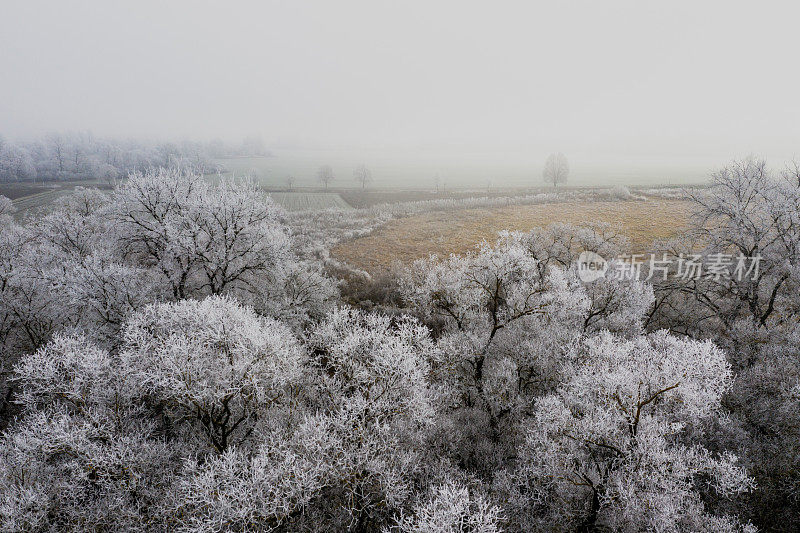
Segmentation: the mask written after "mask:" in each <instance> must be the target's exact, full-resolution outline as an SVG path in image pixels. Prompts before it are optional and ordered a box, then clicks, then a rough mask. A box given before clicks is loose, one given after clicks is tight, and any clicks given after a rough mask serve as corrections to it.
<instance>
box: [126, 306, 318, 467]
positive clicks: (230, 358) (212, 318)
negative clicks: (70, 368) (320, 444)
mask: <svg viewBox="0 0 800 533" xmlns="http://www.w3.org/2000/svg"><path fill="white" fill-rule="evenodd" d="M122 336H123V347H122V349H121V355H120V357H121V360H122V362H123V364H124V367H125V370H126V372H127V373H128V376H129V378H130V379H131V380H132V383H133V386H135V387H136V388H137V390H138V391H139V392H140V394H141V395H142V396H145V395H146V396H148V397H150V398H152V399H153V400H154V401H155V402H157V403H158V405H159V406H160V407H161V408H163V409H164V410H165V411H166V412H167V413H168V414H169V415H170V416H171V417H172V418H173V419H174V421H175V423H176V424H178V423H180V422H181V421H188V422H189V423H190V424H191V426H192V427H193V428H194V430H195V431H196V432H197V433H199V434H200V435H202V436H203V437H204V438H205V439H206V440H207V442H208V444H209V445H211V446H213V447H214V448H215V449H216V450H217V451H219V452H224V451H225V450H227V449H228V448H229V447H230V446H231V445H233V444H241V443H244V442H246V441H247V440H248V438H249V437H250V436H251V435H252V434H253V432H254V431H255V430H256V429H257V428H258V427H259V424H264V423H267V424H269V423H274V420H273V421H271V420H269V418H270V416H276V413H278V412H279V411H280V409H279V407H280V408H288V407H289V406H290V405H291V403H292V402H293V401H294V399H293V396H294V395H295V394H296V391H294V388H296V387H298V386H299V385H300V384H301V380H302V373H303V372H302V367H303V363H304V352H303V350H302V349H301V347H300V346H299V345H298V343H297V341H296V340H295V339H294V336H293V334H292V332H291V331H290V330H289V328H288V327H286V326H285V325H283V324H281V323H279V322H277V321H275V320H272V319H269V318H262V317H259V316H257V315H256V314H255V313H254V312H253V311H252V310H251V309H248V308H245V307H242V306H241V305H239V304H237V303H236V302H235V301H234V300H231V299H229V298H225V297H217V296H212V297H209V298H206V299H205V300H202V301H194V300H184V301H181V302H177V303H164V304H154V305H150V306H147V307H145V308H143V309H142V310H141V311H139V312H138V313H136V314H135V315H133V316H132V317H131V318H130V320H129V321H128V322H127V323H126V324H125V327H124V330H123V332H122ZM270 413H272V415H270Z"/></svg>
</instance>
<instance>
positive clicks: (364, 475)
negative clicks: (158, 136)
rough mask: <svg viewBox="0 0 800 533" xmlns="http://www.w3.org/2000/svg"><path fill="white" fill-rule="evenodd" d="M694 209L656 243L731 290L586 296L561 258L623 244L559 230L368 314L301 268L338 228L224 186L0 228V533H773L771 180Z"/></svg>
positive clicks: (791, 431)
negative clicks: (719, 273)
mask: <svg viewBox="0 0 800 533" xmlns="http://www.w3.org/2000/svg"><path fill="white" fill-rule="evenodd" d="M693 202H694V204H695V218H694V219H693V224H694V226H693V229H692V230H691V231H689V232H687V233H686V235H684V236H681V238H679V239H674V240H672V241H668V242H660V243H656V244H655V245H654V246H656V247H658V249H664V250H670V251H671V253H675V254H678V253H681V252H685V251H694V252H700V253H701V254H706V253H707V254H711V253H712V252H714V251H716V250H720V249H724V250H737V251H742V252H744V253H747V254H753V253H754V252H758V253H759V254H760V255H761V256H762V257H763V260H762V263H761V268H760V270H759V272H758V274H757V276H755V277H753V278H752V279H745V280H741V281H738V280H734V279H721V280H718V279H714V278H713V277H704V278H702V279H700V280H685V281H683V282H676V281H675V280H674V279H670V281H669V282H667V281H660V280H658V278H654V279H653V280H651V281H648V282H643V281H638V280H625V279H619V280H616V279H612V278H603V279H601V280H598V281H596V282H594V283H591V284H586V283H583V282H581V280H580V279H579V277H578V275H577V272H576V268H575V259H576V254H577V253H578V252H579V251H581V250H591V251H595V252H597V253H599V254H601V255H603V256H614V255H616V254H620V253H625V252H626V251H629V248H630V243H629V241H628V240H627V239H626V238H625V237H623V236H622V235H621V234H620V233H619V232H618V231H615V229H614V228H613V227H609V226H604V225H585V226H570V225H565V224H556V225H553V226H550V227H548V228H545V229H541V230H534V231H531V232H528V233H513V232H512V233H504V234H501V235H500V237H499V239H498V240H497V241H496V242H493V243H484V244H483V246H481V247H480V248H479V249H477V250H476V251H474V252H473V253H470V254H467V255H465V256H456V255H453V256H451V257H449V258H431V259H426V260H420V261H417V262H416V263H414V264H413V265H410V266H408V267H406V268H404V269H402V270H401V271H398V272H397V273H396V276H395V277H394V278H392V279H390V280H383V281H382V282H381V283H383V286H382V287H381V288H379V289H378V288H374V289H373V290H372V295H371V296H369V297H365V296H364V295H363V293H362V294H361V296H358V294H357V293H354V292H352V290H351V288H349V287H348V285H347V284H346V283H344V282H343V281H342V279H343V278H342V276H341V270H342V269H343V268H345V267H344V266H343V265H338V264H336V262H335V261H333V260H332V259H331V258H330V256H329V255H328V254H327V247H328V246H329V241H326V239H330V238H331V237H330V236H329V235H328V234H330V232H331V231H332V229H331V228H333V227H334V226H336V225H337V224H338V222H337V219H339V218H341V217H342V216H345V215H344V214H342V213H339V212H336V211H329V212H327V213H326V212H316V213H309V214H302V215H289V214H287V213H286V212H284V211H283V210H282V209H281V208H280V207H279V206H277V205H276V204H274V203H272V202H271V201H270V200H269V198H267V197H266V196H265V195H264V194H263V192H262V191H260V190H259V189H258V188H256V187H254V186H253V185H252V184H251V183H248V182H247V181H238V182H235V181H225V180H223V181H221V182H219V183H217V184H211V183H209V182H208V181H207V180H205V179H204V178H203V177H202V176H200V175H198V174H196V173H194V172H193V171H191V170H187V169H185V168H184V169H180V168H159V169H153V170H149V171H146V172H135V173H132V174H130V176H129V177H128V178H127V179H125V180H123V181H122V182H120V183H118V184H117V185H116V186H115V188H114V189H113V190H111V191H109V192H101V191H98V190H95V189H89V188H86V189H81V188H78V189H76V190H75V192H74V193H73V194H71V195H69V196H65V197H63V198H61V199H59V200H58V201H57V205H55V206H54V207H53V208H51V209H49V210H46V211H42V212H41V213H40V214H39V215H34V216H29V217H26V218H25V219H24V220H23V221H22V222H21V223H20V222H18V221H15V220H14V218H13V217H12V212H13V205H12V204H11V202H8V201H4V202H3V203H2V209H3V214H2V224H3V226H2V240H1V241H0V261H1V263H0V326H1V327H2V331H1V332H0V333H2V339H3V346H2V348H3V358H2V363H3V381H2V387H3V398H4V402H3V410H2V423H3V427H4V428H5V429H4V433H3V436H2V444H1V445H0V477H2V483H0V521H1V522H0V523H2V529H3V530H8V531H32V530H35V531H44V530H54V529H55V530H72V531H84V530H87V529H95V530H96V529H102V530H141V531H163V530H184V531H221V530H266V531H271V530H275V531H306V530H308V531H323V530H328V531H330V530H333V531H339V530H353V531H379V530H385V531H430V532H434V531H435V532H440V531H441V532H443V531H482V532H491V531H550V530H553V529H558V530H563V531H573V530H585V531H596V530H625V531H628V530H630V531H639V530H656V531H709V532H712V531H713V532H717V531H753V530H755V528H756V526H760V527H762V528H764V529H771V528H777V529H779V528H781V527H783V526H782V525H781V524H782V523H783V525H785V524H787V523H789V521H792V520H794V517H795V516H796V513H797V512H798V510H800V509H798V503H797V502H798V500H797V497H796V496H797V494H798V493H800V477H799V476H798V475H797V459H798V454H797V453H796V452H797V442H798V439H797V437H798V433H797V431H798V427H800V426H798V422H800V420H798V416H800V411H799V410H798V407H800V405H799V404H798V402H800V392H798V391H799V390H800V381H799V380H798V378H800V367H798V360H797V356H796V354H795V353H794V352H795V349H794V348H795V346H796V345H797V343H798V335H800V332H799V331H798V325H797V324H798V323H797V320H796V317H797V312H798V309H797V298H796V294H797V290H798V269H797V266H798V262H799V261H800V220H798V213H800V209H798V208H799V207H800V187H798V179H797V175H796V174H792V173H789V172H784V173H773V172H770V171H769V170H768V169H767V167H766V165H765V163H764V162H762V161H759V160H754V159H749V160H745V161H742V162H738V163H735V164H733V165H731V166H729V167H727V168H725V169H723V170H721V171H719V172H717V173H716V174H714V176H713V184H712V186H711V187H710V188H709V189H707V190H704V191H702V192H700V193H698V194H696V195H695V197H694V200H693ZM326 235H328V237H326ZM702 250H705V251H702ZM367 304H368V305H367Z"/></svg>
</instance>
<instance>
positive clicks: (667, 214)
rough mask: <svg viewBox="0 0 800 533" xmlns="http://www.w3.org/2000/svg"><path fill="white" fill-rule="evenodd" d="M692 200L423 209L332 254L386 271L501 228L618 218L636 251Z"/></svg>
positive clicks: (668, 227)
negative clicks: (427, 210)
mask: <svg viewBox="0 0 800 533" xmlns="http://www.w3.org/2000/svg"><path fill="white" fill-rule="evenodd" d="M690 210H691V203H690V202H688V201H685V200H663V199H648V200H647V201H646V202H642V201H631V202H565V203H556V204H543V205H522V206H510V207H499V208H491V209H463V210H454V211H444V212H433V213H424V214H421V215H415V216H411V217H407V218H401V219H397V220H392V221H391V222H389V223H388V224H386V225H385V226H383V227H381V228H379V229H378V230H376V231H375V232H373V233H371V234H370V235H367V236H365V237H361V238H358V239H354V240H352V241H346V242H342V243H340V244H338V245H337V246H335V247H334V248H333V250H332V251H331V253H332V255H333V256H334V257H335V258H337V259H339V260H341V261H344V262H346V263H348V264H350V265H352V266H353V267H356V268H360V269H363V270H366V271H367V272H369V273H370V274H373V275H376V274H382V273H386V272H388V271H389V270H390V269H391V267H392V265H393V264H394V263H395V262H397V261H399V262H400V263H403V264H409V263H411V262H412V261H414V260H415V259H419V258H421V257H427V256H428V255H430V254H436V255H438V256H440V257H444V256H447V255H449V254H451V253H456V254H461V253H465V252H468V251H470V250H474V249H475V247H476V245H478V244H479V243H480V242H481V241H483V240H487V241H489V242H492V241H494V240H495V239H496V237H497V233H498V232H499V231H502V230H512V231H529V230H531V229H533V228H535V227H543V226H547V225H549V224H552V223H555V222H566V223H571V224H585V223H589V222H610V223H613V224H619V225H620V226H621V227H622V229H623V232H624V233H625V234H626V235H627V236H628V238H630V240H631V243H632V245H633V251H634V252H637V253H639V252H646V251H647V250H649V249H650V245H651V244H652V242H653V241H654V240H656V239H663V238H668V237H672V236H675V235H676V234H678V233H680V232H681V231H682V230H683V229H684V228H686V227H687V225H688V217H689V213H690Z"/></svg>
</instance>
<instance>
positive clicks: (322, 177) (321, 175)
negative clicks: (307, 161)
mask: <svg viewBox="0 0 800 533" xmlns="http://www.w3.org/2000/svg"><path fill="white" fill-rule="evenodd" d="M317 179H318V180H319V182H320V183H322V184H323V185H324V186H325V188H326V189H327V188H328V184H329V183H330V182H332V181H333V179H334V177H333V169H332V168H331V166H330V165H322V166H321V167H319V170H318V171H317Z"/></svg>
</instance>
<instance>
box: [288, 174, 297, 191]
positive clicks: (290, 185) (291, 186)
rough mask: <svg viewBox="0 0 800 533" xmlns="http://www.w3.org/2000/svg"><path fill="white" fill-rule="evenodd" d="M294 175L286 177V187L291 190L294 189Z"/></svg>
mask: <svg viewBox="0 0 800 533" xmlns="http://www.w3.org/2000/svg"><path fill="white" fill-rule="evenodd" d="M294 182H295V179H294V176H287V177H286V188H287V189H288V190H290V191H292V190H294Z"/></svg>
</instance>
